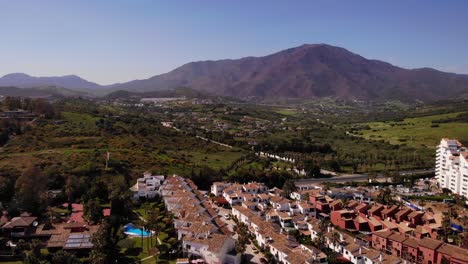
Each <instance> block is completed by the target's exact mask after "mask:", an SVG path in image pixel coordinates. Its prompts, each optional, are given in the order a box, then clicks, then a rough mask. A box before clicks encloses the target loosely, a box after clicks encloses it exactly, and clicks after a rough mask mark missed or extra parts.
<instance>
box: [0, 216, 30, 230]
mask: <svg viewBox="0 0 468 264" xmlns="http://www.w3.org/2000/svg"><path fill="white" fill-rule="evenodd" d="M36 219H37V217H34V216H18V217H13V218H12V219H11V220H10V222H8V223H6V224H5V225H4V226H3V227H2V228H14V227H26V226H30V225H31V224H32V223H33V222H34V221H36Z"/></svg>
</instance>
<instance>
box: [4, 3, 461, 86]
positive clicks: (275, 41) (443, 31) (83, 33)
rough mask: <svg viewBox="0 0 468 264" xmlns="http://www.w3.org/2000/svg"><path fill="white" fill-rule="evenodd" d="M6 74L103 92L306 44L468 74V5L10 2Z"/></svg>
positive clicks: (6, 12)
mask: <svg viewBox="0 0 468 264" xmlns="http://www.w3.org/2000/svg"><path fill="white" fill-rule="evenodd" d="M0 36H1V37H0V75H4V74H7V73H11V72H24V73H28V74H31V75H34V76H58V75H67V74H77V75H79V76H82V77H84V78H86V79H89V80H91V81H95V82H98V83H101V84H110V83H114V82H123V81H128V80H132V79H142V78H147V77H150V76H152V75H156V74H161V73H164V72H167V71H170V70H172V69H174V68H175V67H177V66H180V65H182V64H184V63H187V62H190V61H196V60H208V59H212V60H214V59H224V58H240V57H244V56H250V55H252V56H262V55H267V54H270V53H273V52H276V51H279V50H282V49H285V48H290V47H294V46H298V45H301V44H303V43H328V44H332V45H337V46H341V47H344V48H347V49H348V50H351V51H353V52H355V53H358V54H360V55H362V56H364V57H367V58H373V59H381V60H385V61H388V62H390V63H392V64H395V65H398V66H402V67H406V68H416V67H424V66H427V67H433V68H436V69H439V70H443V71H452V72H458V73H468V1H464V0H459V1H455V0H454V1H445V0H444V1H439V0H437V1H435V0H401V1H399V0H391V1H375V0H369V1H347V0H342V1H334V0H322V1H320V0H317V1H312V0H305V1H299V0H294V1H284V0H278V1H275V0H264V1H263V0H255V1H251V0H233V1H227V0H226V1H224V0H193V1H190V0H185V1H179V0H167V1H155V0H125V1H124V0H101V1H98V0H80V1H78V0H76V1H71V0H70V1H63V0H55V1H53V0H40V1H38V0H29V1H22V0H13V1H12V0H0Z"/></svg>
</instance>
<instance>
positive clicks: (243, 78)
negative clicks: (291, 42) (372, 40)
mask: <svg viewBox="0 0 468 264" xmlns="http://www.w3.org/2000/svg"><path fill="white" fill-rule="evenodd" d="M0 86H15V87H22V88H28V87H29V88H30V87H40V86H60V87H64V88H67V89H73V90H78V91H82V92H86V93H88V94H94V95H95V96H102V95H105V94H108V93H111V92H115V91H122V90H125V91H129V92H138V93H141V92H153V91H166V90H173V89H175V88H178V87H189V88H191V89H193V90H197V91H200V92H203V93H207V94H211V95H221V96H231V97H238V98H250V97H255V98H278V97H283V98H320V97H334V98H339V99H348V100H352V99H359V100H388V99H399V100H411V101H414V100H423V101H431V100H439V99H451V98H455V97H457V98H458V97H465V98H468V75H462V74H454V73H446V72H441V71H437V70H434V69H430V68H421V69H404V68H400V67H397V66H394V65H391V64H389V63H386V62H383V61H379V60H370V59H366V58H364V57H362V56H359V55H357V54H354V53H352V52H350V51H348V50H346V49H344V48H340V47H334V46H330V45H326V44H305V45H302V46H299V47H295V48H291V49H287V50H283V51H280V52H277V53H274V54H271V55H268V56H264V57H246V58H241V59H234V60H232V59H227V60H217V61H199V62H191V63H188V64H185V65H183V66H181V67H179V68H176V69H175V70H173V71H170V72H168V73H165V74H161V75H156V76H153V77H151V78H149V79H145V80H134V81H130V82H127V83H118V84H113V85H108V86H102V85H99V84H96V83H93V82H89V81H86V80H84V79H82V78H80V77H78V76H75V75H69V76H62V77H32V76H29V75H26V74H23V73H14V74H8V75H6V76H4V77H2V78H0ZM113 96H125V94H122V93H121V94H117V95H116V94H114V95H113ZM128 96H131V95H128Z"/></svg>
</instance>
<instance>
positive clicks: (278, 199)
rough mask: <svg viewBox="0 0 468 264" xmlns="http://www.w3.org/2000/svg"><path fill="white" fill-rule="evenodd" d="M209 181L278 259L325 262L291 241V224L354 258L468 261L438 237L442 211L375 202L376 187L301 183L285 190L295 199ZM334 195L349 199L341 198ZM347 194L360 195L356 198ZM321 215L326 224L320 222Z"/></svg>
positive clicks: (427, 263) (466, 253)
mask: <svg viewBox="0 0 468 264" xmlns="http://www.w3.org/2000/svg"><path fill="white" fill-rule="evenodd" d="M214 185H216V187H215V186H212V190H213V191H216V194H217V195H218V196H220V197H224V198H226V200H227V201H228V202H229V203H230V205H231V206H232V210H231V212H232V216H233V217H234V219H236V220H237V221H239V222H242V223H244V224H246V225H247V227H248V230H249V232H250V233H251V235H252V236H253V237H255V240H256V241H257V243H258V245H259V246H260V247H262V248H264V249H266V250H268V251H269V252H270V253H271V254H272V255H273V256H274V258H275V259H276V261H278V262H279V263H288V264H292V263H326V262H327V258H326V255H325V254H324V253H323V252H322V251H320V250H319V249H318V248H315V247H312V246H309V245H303V244H300V243H299V242H298V241H296V239H295V238H294V237H293V236H291V235H290V234H291V231H294V230H297V231H299V232H300V234H302V235H303V236H310V238H311V240H312V241H320V240H321V241H323V243H324V244H325V246H326V247H328V248H329V249H330V250H332V251H335V252H336V253H338V254H339V255H341V257H342V258H344V259H345V260H346V261H350V262H351V263H354V264H371V263H393V264H396V263H423V264H441V263H457V264H460V263H468V250H466V249H463V248H460V247H457V246H456V245H452V244H447V243H444V242H443V241H441V240H439V239H440V232H441V230H442V222H441V219H442V215H443V212H442V211H432V210H419V209H418V207H415V206H413V205H412V204H411V203H410V202H403V203H401V204H400V205H386V204H380V203H377V202H375V201H374V199H373V197H377V196H378V195H379V193H380V190H379V189H378V188H377V189H375V190H372V189H370V188H367V189H368V190H365V188H364V190H363V189H355V190H353V189H351V188H346V189H339V188H334V189H331V190H328V191H323V190H321V189H320V188H304V190H298V191H296V192H293V193H292V194H291V197H295V198H296V199H290V198H289V197H288V198H286V197H283V196H281V195H280V193H281V192H280V191H279V189H272V190H266V191H265V190H264V189H263V188H256V189H257V190H261V191H258V192H248V191H247V190H248V189H249V188H248V186H262V184H261V183H248V184H237V183H227V182H217V183H215V184H214ZM220 188H222V189H223V190H222V191H221V190H220ZM220 193H221V194H220ZM332 194H333V196H334V198H332V197H331V196H332ZM339 196H341V197H350V198H351V200H348V201H347V202H345V201H344V200H342V199H339V198H337V197H339ZM352 197H366V199H362V200H361V201H358V200H354V199H352ZM323 221H325V222H328V221H329V222H330V225H329V226H326V227H323V226H321V223H322V222H323ZM463 229H466V226H464V227H462V230H463Z"/></svg>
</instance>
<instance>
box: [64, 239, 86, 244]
mask: <svg viewBox="0 0 468 264" xmlns="http://www.w3.org/2000/svg"><path fill="white" fill-rule="evenodd" d="M82 241H83V239H81V238H70V239H68V240H67V243H81V242H82Z"/></svg>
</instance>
